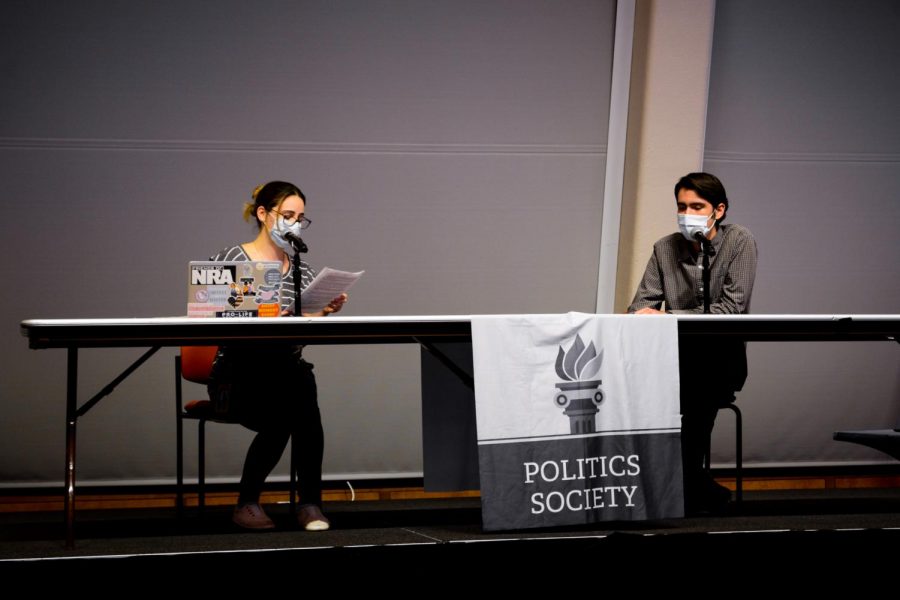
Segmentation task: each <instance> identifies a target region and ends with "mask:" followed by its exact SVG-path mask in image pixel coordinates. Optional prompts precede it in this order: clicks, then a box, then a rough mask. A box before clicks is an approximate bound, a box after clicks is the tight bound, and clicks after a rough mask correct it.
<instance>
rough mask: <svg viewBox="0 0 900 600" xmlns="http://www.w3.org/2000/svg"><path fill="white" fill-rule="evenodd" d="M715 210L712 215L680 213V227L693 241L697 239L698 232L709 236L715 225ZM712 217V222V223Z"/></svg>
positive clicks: (682, 233)
mask: <svg viewBox="0 0 900 600" xmlns="http://www.w3.org/2000/svg"><path fill="white" fill-rule="evenodd" d="M715 214H716V213H715V211H713V213H712V214H711V215H678V229H679V230H680V231H681V235H683V236H684V237H685V239H687V240H690V241H692V242H695V241H697V238H696V237H695V236H696V235H697V234H698V233H699V234H701V235H703V237H705V238H708V237H709V232H710V231H712V228H713V227H714V226H715V224H716V221H715V218H714V216H715ZM710 219H712V220H713V221H712V224H710V222H709V221H710Z"/></svg>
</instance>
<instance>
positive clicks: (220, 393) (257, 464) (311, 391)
mask: <svg viewBox="0 0 900 600" xmlns="http://www.w3.org/2000/svg"><path fill="white" fill-rule="evenodd" d="M219 361H222V363H220V362H219ZM213 372H214V382H213V383H210V385H209V386H208V390H209V395H210V400H212V402H213V405H214V407H215V410H216V413H217V416H225V418H227V419H228V420H230V421H235V422H238V423H240V424H242V425H244V426H245V427H247V428H249V429H251V430H253V431H256V432H257V433H256V437H254V438H253V441H252V442H251V444H250V448H249V449H248V450H247V457H246V459H245V460H244V469H243V472H242V474H241V483H240V492H239V498H238V503H240V504H246V503H252V502H258V501H259V497H260V494H261V493H262V490H263V485H264V484H265V481H266V478H267V477H268V476H269V474H270V473H271V472H272V469H274V468H275V465H276V464H278V461H279V460H280V459H281V456H282V454H284V449H285V448H286V447H287V444H288V441H290V439H291V437H292V436H293V439H294V466H295V468H296V471H297V480H298V487H299V493H300V502H301V503H303V504H321V502H322V455H323V451H324V446H325V437H324V433H323V430H322V418H321V415H320V413H319V404H318V400H317V389H316V379H315V375H314V374H313V365H311V364H310V363H308V362H306V361H305V360H303V359H302V358H299V357H297V356H296V355H294V354H293V351H292V350H287V349H284V348H281V347H279V348H275V349H272V348H253V349H246V350H245V349H243V348H231V347H229V348H228V349H227V350H226V351H225V352H224V353H222V354H220V355H219V357H218V358H217V364H216V368H214V370H213Z"/></svg>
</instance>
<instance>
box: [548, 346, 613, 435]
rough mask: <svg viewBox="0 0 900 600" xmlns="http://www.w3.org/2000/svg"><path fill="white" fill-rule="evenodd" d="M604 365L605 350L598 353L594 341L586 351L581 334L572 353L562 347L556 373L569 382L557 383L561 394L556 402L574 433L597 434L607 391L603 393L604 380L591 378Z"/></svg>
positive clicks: (555, 399) (570, 348)
mask: <svg viewBox="0 0 900 600" xmlns="http://www.w3.org/2000/svg"><path fill="white" fill-rule="evenodd" d="M602 362H603V351H602V350H601V351H600V354H597V350H596V349H595V348H594V342H591V344H590V346H588V347H587V348H585V347H584V342H582V341H581V337H580V336H578V335H576V336H575V341H574V342H572V345H571V346H570V347H569V349H568V350H563V347H562V346H560V347H559V354H558V355H557V356H556V374H557V375H559V377H560V378H561V379H564V380H565V381H561V382H559V383H557V384H556V387H557V388H559V393H558V394H556V397H555V398H554V399H553V401H554V402H555V403H556V406H558V407H559V408H561V409H562V410H563V414H564V415H566V416H567V417H569V426H570V428H571V433H573V434H574V433H593V432H594V431H596V415H597V412H598V411H599V410H600V409H599V407H600V403H601V402H603V392H602V391H601V390H600V384H601V383H603V381H602V380H600V379H591V378H592V377H594V376H595V375H597V373H598V372H599V371H600V363H602Z"/></svg>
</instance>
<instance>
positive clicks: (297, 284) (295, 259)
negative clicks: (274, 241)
mask: <svg viewBox="0 0 900 600" xmlns="http://www.w3.org/2000/svg"><path fill="white" fill-rule="evenodd" d="M291 246H292V247H293V248H294V255H293V256H292V257H291V272H292V273H293V277H294V316H295V317H302V316H303V311H302V305H301V303H300V294H301V292H302V289H301V284H302V283H303V279H302V276H301V274H300V253H301V252H306V251H307V250H308V248H307V247H306V244H304V243H303V240H301V239H300V238H299V237H298V238H296V239H295V240H291Z"/></svg>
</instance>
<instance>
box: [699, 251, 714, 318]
mask: <svg viewBox="0 0 900 600" xmlns="http://www.w3.org/2000/svg"><path fill="white" fill-rule="evenodd" d="M697 238H698V239H699V240H700V249H701V251H702V252H703V313H704V314H709V257H710V255H711V254H712V242H710V241H709V240H708V239H706V238H705V237H704V236H701V235H698V236H697Z"/></svg>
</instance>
